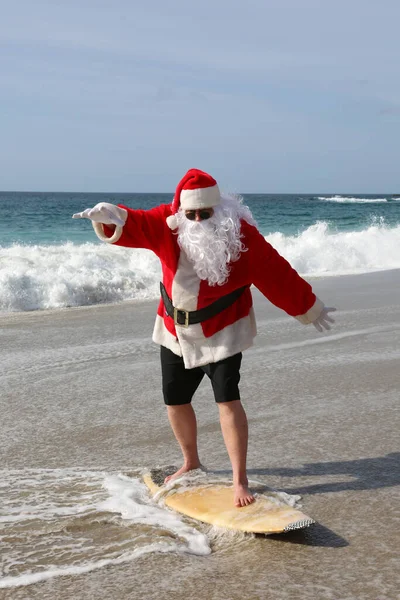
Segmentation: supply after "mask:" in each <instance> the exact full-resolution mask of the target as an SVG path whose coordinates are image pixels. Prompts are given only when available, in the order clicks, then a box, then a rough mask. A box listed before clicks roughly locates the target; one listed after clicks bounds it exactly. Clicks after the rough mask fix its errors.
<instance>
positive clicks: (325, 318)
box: [312, 306, 336, 333]
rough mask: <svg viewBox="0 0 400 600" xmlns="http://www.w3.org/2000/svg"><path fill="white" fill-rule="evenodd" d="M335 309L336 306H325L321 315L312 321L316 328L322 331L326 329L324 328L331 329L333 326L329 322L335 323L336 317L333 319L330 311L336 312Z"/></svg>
mask: <svg viewBox="0 0 400 600" xmlns="http://www.w3.org/2000/svg"><path fill="white" fill-rule="evenodd" d="M335 310H336V308H333V307H332V306H331V307H330V308H328V307H327V306H324V308H323V309H322V311H321V314H320V315H319V317H318V318H317V319H315V321H313V322H312V324H313V325H314V327H315V329H317V330H318V331H320V332H321V333H322V332H323V331H324V329H327V330H329V329H330V328H331V326H330V325H329V323H334V322H335V319H332V317H330V316H329V315H328V313H330V312H335Z"/></svg>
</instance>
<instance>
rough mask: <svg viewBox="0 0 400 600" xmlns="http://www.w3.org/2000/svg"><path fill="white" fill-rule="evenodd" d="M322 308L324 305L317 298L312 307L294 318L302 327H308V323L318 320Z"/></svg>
mask: <svg viewBox="0 0 400 600" xmlns="http://www.w3.org/2000/svg"><path fill="white" fill-rule="evenodd" d="M324 306H325V305H324V303H323V302H322V301H321V300H320V299H319V298H316V300H315V302H314V304H313V305H312V307H311V308H310V309H309V310H308V311H307V312H306V313H305V314H304V315H298V316H297V317H295V318H296V319H297V320H298V321H300V323H302V324H303V325H309V323H312V322H313V321H315V319H318V317H319V315H320V314H321V312H322V309H323V308H324Z"/></svg>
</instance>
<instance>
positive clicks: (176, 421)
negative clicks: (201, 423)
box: [165, 404, 201, 483]
mask: <svg viewBox="0 0 400 600" xmlns="http://www.w3.org/2000/svg"><path fill="white" fill-rule="evenodd" d="M167 410H168V418H169V422H170V424H171V427H172V430H173V432H174V434H175V437H176V439H177V441H178V443H179V445H180V447H181V450H182V454H183V466H182V467H181V468H180V469H179V470H178V471H177V472H176V473H174V474H173V475H170V476H169V477H166V478H165V483H167V482H168V481H170V480H171V479H175V478H176V477H179V475H182V474H183V473H187V472H188V471H192V470H193V469H198V468H199V467H200V466H201V464H200V459H199V455H198V452H197V422H196V415H195V412H194V410H193V407H192V405H191V404H181V405H177V406H167Z"/></svg>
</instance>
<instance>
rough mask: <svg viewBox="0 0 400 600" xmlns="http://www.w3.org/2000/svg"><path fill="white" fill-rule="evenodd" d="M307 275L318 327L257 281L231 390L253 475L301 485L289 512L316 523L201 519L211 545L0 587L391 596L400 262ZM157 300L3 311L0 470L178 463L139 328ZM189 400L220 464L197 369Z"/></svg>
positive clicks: (205, 447) (150, 351)
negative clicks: (250, 339) (284, 527)
mask: <svg viewBox="0 0 400 600" xmlns="http://www.w3.org/2000/svg"><path fill="white" fill-rule="evenodd" d="M312 285H313V287H314V290H315V292H316V293H317V295H318V296H319V297H320V298H321V299H322V300H323V301H324V302H325V303H326V304H327V305H328V306H331V305H333V306H336V307H337V309H338V312H337V314H336V316H335V318H336V324H335V325H334V327H333V329H332V331H331V332H329V333H324V334H319V333H318V332H317V331H316V330H315V329H314V327H312V326H308V327H304V326H302V325H300V324H299V323H297V321H295V320H293V319H291V318H290V317H287V316H286V315H285V314H284V313H282V312H281V311H279V310H278V309H276V308H275V307H273V306H271V305H270V304H269V303H268V302H267V301H265V299H264V298H263V297H261V296H260V294H258V292H257V291H256V292H255V293H254V296H255V306H256V314H257V323H258V330H259V335H258V337H257V338H256V345H255V346H254V347H253V348H252V349H250V350H248V351H247V352H246V353H245V354H244V361H243V369H242V381H241V394H242V399H243V403H244V406H245V408H246V411H247V414H248V418H249V425H250V445H249V455H248V465H249V476H250V478H253V479H255V480H257V481H259V482H262V483H264V484H265V485H266V486H269V487H271V488H275V489H279V490H283V491H286V492H288V493H290V494H301V495H302V506H303V508H302V510H303V511H304V512H305V513H307V514H309V515H310V516H312V517H313V518H314V519H316V520H317V522H318V523H317V525H315V526H313V527H312V528H310V529H307V530H304V531H300V532H293V533H291V534H286V535H284V536H271V537H264V536H256V537H254V536H245V535H239V536H233V535H232V534H224V533H223V532H218V531H214V530H210V529H209V528H207V527H206V526H203V525H200V524H199V525H196V527H197V528H198V529H199V530H202V531H204V532H205V533H206V534H207V535H208V537H209V539H210V543H211V547H212V550H213V552H212V553H211V554H210V555H209V556H203V557H200V556H194V555H190V554H174V553H172V554H171V553H169V554H161V553H151V554H148V555H145V556H142V557H140V558H137V559H135V560H132V561H131V562H127V563H124V564H122V565H117V566H109V567H104V568H103V569H99V570H96V571H93V572H91V573H87V574H83V575H73V576H65V577H57V578H53V579H50V580H49V581H45V582H41V583H37V584H34V585H30V586H25V587H18V588H10V589H0V598H7V599H8V598H13V599H14V598H18V599H22V598H23V599H26V598H41V599H42V598H43V599H47V598H48V599H50V598H58V599H60V600H64V599H67V598H68V599H70V598H91V599H100V598H118V599H121V600H124V599H125V598H126V599H127V598H134V599H136V598H138V599H139V598H146V599H153V598H154V599H155V598H157V599H159V598H163V599H168V598H171V599H172V598H174V599H176V600H179V599H181V598H182V599H184V598H185V599H186V598H188V597H190V596H192V595H193V596H198V597H200V598H207V599H213V600H214V599H215V600H222V599H225V598H228V599H230V600H236V599H238V600H239V599H242V598H245V599H246V600H253V599H258V598H260V599H270V598H271V599H274V600H280V599H288V598H290V599H291V598H293V599H297V598H309V599H310V600H311V599H312V600H314V599H315V598H318V599H322V600H325V599H327V600H339V599H340V600H345V599H346V600H347V599H357V600H361V599H363V600H364V599H365V600H394V599H395V598H397V597H398V590H399V589H400V576H399V571H400V569H399V566H400V565H399V560H398V551H397V548H398V547H399V545H400V544H399V543H400V535H399V517H400V515H399V508H398V507H399V483H400V470H399V466H400V460H399V459H400V448H399V417H398V399H399V391H400V344H399V342H400V292H399V289H400V271H387V272H381V273H375V274H367V275H359V276H348V277H337V278H326V279H324V278H321V279H315V280H313V281H312ZM155 307H156V303H155V302H132V303H126V304H121V305H114V306H110V305H108V306H97V307H88V308H79V309H67V310H60V311H43V312H34V313H23V314H21V313H18V314H17V313H14V314H11V315H2V316H1V327H0V359H1V361H0V391H1V400H0V402H1V413H2V424H1V433H2V435H1V442H0V444H1V445H0V451H1V456H2V469H5V470H10V469H15V470H20V469H27V468H30V469H40V468H45V469H60V468H75V467H76V468H87V469H101V470H103V471H110V472H115V471H118V470H120V471H122V472H127V471H128V470H133V471H135V469H141V468H143V467H153V466H157V465H163V464H178V465H179V463H180V454H179V450H178V448H177V445H176V443H175V440H174V438H173V435H172V433H171V431H170V428H169V425H168V423H167V419H166V414H165V408H164V406H163V403H162V397H161V391H160V367H159V358H158V354H159V349H158V348H157V346H155V345H154V344H153V343H152V342H151V332H152V327H153V321H154V314H155ZM194 406H195V408H196V412H197V415H198V422H199V447H200V454H201V458H202V461H203V463H204V464H205V465H206V466H207V468H209V469H210V470H212V471H214V472H217V473H220V474H221V475H229V472H230V471H229V461H228V457H227V454H226V450H225V447H224V444H223V441H222V436H221V433H220V430H219V423H218V420H217V409H216V407H215V406H214V402H213V399H212V394H211V389H210V387H209V384H208V382H206V381H204V382H203V383H202V385H201V387H200V389H199V391H198V393H197V395H196V397H195V399H194ZM104 535H107V529H106V527H105V530H104Z"/></svg>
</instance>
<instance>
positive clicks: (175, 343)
mask: <svg viewBox="0 0 400 600" xmlns="http://www.w3.org/2000/svg"><path fill="white" fill-rule="evenodd" d="M119 206H120V207H121V208H125V209H126V210H127V211H128V217H127V220H126V223H125V225H124V227H123V228H120V227H117V229H116V230H115V232H114V231H112V230H111V229H110V228H108V227H107V226H106V225H100V224H98V223H96V224H94V228H95V231H96V233H97V235H98V237H100V239H103V240H104V241H107V242H111V243H113V244H116V245H119V246H127V247H131V248H147V249H148V250H152V251H153V252H154V253H155V254H156V255H157V256H158V257H159V259H160V261H161V265H162V272H163V283H164V286H165V288H166V291H167V294H168V295H169V297H170V298H171V299H172V302H173V304H174V306H175V307H177V308H180V309H184V310H188V311H193V310H197V309H200V308H203V307H205V306H207V305H209V304H211V303H213V302H214V301H215V300H217V299H218V298H220V297H221V296H224V295H226V294H229V293H230V292H232V291H233V290H235V289H237V288H240V287H243V286H249V287H248V288H247V289H246V290H245V291H244V293H243V294H242V295H241V296H240V297H239V299H238V300H236V301H235V302H234V303H233V304H232V305H231V306H229V307H228V308H226V309H225V310H223V311H222V312H221V313H219V314H218V315H216V316H215V317H212V318H210V319H207V320H206V321H203V322H202V323H201V324H198V325H190V326H189V327H188V328H184V327H182V326H180V325H175V323H174V320H173V318H172V317H170V316H169V315H168V314H167V313H166V311H165V307H164V304H163V301H162V300H160V303H159V306H158V311H157V318H156V325H155V328H154V333H153V339H154V341H156V342H157V343H159V344H162V345H164V346H166V347H168V348H170V349H171V350H172V351H173V352H175V353H176V354H179V355H181V356H183V358H184V362H185V366H186V368H193V367H195V366H199V365H202V364H208V363H210V362H216V361H218V360H221V359H222V358H226V357H227V356H232V355H233V354H236V353H237V352H240V351H242V350H244V349H246V348H248V347H249V346H251V345H252V340H253V338H254V336H255V335H256V327H255V318H254V311H253V308H252V305H253V301H252V295H251V291H250V285H251V284H253V285H255V286H256V287H257V288H258V289H259V290H260V292H261V293H262V294H263V295H264V296H265V297H266V298H267V299H268V300H269V301H270V302H272V303H273V304H275V305H276V306H278V307H279V308H281V309H282V310H284V311H285V312H287V313H288V314H289V315H291V316H293V317H296V318H297V319H299V320H300V321H301V322H302V323H304V324H307V323H310V322H311V321H313V320H314V319H316V318H317V317H318V316H319V314H320V312H321V310H322V308H323V306H324V305H323V303H322V302H321V301H320V300H318V298H316V296H315V294H314V293H313V291H312V288H311V286H310V284H309V283H307V282H306V281H305V280H304V279H302V278H301V277H300V275H299V274H298V273H297V272H296V271H295V270H294V269H293V268H292V267H291V266H290V264H289V263H288V262H287V260H285V259H284V258H283V257H282V256H280V255H279V254H278V252H277V251H276V250H275V249H274V248H273V247H272V246H271V245H270V244H269V243H268V242H267V241H266V240H265V238H264V237H263V236H262V235H261V233H260V232H259V231H258V230H257V228H256V227H255V226H253V225H251V224H249V223H248V222H246V221H244V220H242V221H241V233H242V235H243V237H242V242H243V244H244V246H245V248H246V251H244V252H242V254H241V255H240V258H239V260H238V261H236V262H235V263H232V264H231V265H230V268H231V270H230V274H229V277H228V280H227V281H226V283H225V284H224V285H222V286H220V285H215V286H210V285H209V284H208V282H207V281H204V280H200V279H199V278H198V276H197V275H196V273H195V272H194V269H193V267H192V265H191V264H190V263H189V261H188V259H187V258H186V255H185V253H184V252H182V251H181V249H180V247H179V245H178V241H177V237H178V236H177V233H176V232H174V231H171V229H170V228H169V227H168V225H167V223H166V218H167V217H168V216H169V215H170V214H171V207H170V205H160V206H157V207H155V208H152V209H151V210H133V209H130V208H128V207H126V206H123V205H119Z"/></svg>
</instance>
